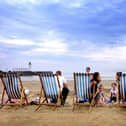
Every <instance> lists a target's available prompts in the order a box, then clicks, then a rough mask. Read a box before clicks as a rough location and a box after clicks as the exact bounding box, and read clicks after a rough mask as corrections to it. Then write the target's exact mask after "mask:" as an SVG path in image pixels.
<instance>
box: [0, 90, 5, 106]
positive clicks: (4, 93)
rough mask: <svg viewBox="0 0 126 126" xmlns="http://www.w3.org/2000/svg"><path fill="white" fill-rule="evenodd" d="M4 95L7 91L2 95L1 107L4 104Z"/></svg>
mask: <svg viewBox="0 0 126 126" xmlns="http://www.w3.org/2000/svg"><path fill="white" fill-rule="evenodd" d="M4 94H5V89H4V90H3V93H2V99H1V105H2V104H3V100H4Z"/></svg>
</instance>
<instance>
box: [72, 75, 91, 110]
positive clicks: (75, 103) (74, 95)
mask: <svg viewBox="0 0 126 126" xmlns="http://www.w3.org/2000/svg"><path fill="white" fill-rule="evenodd" d="M77 74H78V75H87V73H73V76H74V94H73V111H74V109H75V106H79V107H80V106H87V107H89V106H90V103H79V99H78V95H77V83H76V75H77ZM92 75H93V74H92V73H91V74H89V76H92ZM89 95H90V92H89Z"/></svg>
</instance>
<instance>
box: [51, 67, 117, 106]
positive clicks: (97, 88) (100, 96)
mask: <svg viewBox="0 0 126 126" xmlns="http://www.w3.org/2000/svg"><path fill="white" fill-rule="evenodd" d="M86 73H88V74H90V67H86ZM56 75H57V76H58V79H59V83H60V88H61V93H62V96H61V104H62V105H64V104H65V102H66V99H67V96H68V94H69V88H68V84H67V80H66V79H65V78H64V76H63V75H62V72H61V71H60V70H58V71H56ZM116 79H117V81H119V75H118V73H117V78H116ZM118 99H119V91H118V87H117V83H115V82H114V83H112V85H111V89H110V96H109V97H107V96H105V93H104V86H103V84H101V76H100V73H99V72H95V73H93V74H92V76H91V81H90V97H89V100H88V101H89V103H92V101H93V103H94V104H95V105H104V104H107V103H112V102H118ZM50 102H51V103H57V99H55V98H51V99H50ZM83 102H85V99H79V103H83Z"/></svg>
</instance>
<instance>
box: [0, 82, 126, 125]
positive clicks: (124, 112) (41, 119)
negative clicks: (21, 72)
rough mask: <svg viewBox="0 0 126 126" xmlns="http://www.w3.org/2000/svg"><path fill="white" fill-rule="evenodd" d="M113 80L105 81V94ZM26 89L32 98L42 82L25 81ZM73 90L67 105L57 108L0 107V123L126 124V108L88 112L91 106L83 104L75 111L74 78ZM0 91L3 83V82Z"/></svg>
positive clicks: (37, 94)
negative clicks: (73, 101)
mask: <svg viewBox="0 0 126 126" xmlns="http://www.w3.org/2000/svg"><path fill="white" fill-rule="evenodd" d="M111 82H113V81H102V84H103V85H104V88H105V93H106V95H107V96H108V95H109V90H110V88H111ZM23 85H24V87H25V88H27V89H29V90H30V97H37V96H39V93H40V86H41V85H40V82H39V81H29V82H28V81H23ZM68 85H69V88H70V90H71V92H70V94H69V97H68V100H67V102H68V104H67V105H66V106H64V107H58V108H57V109H56V110H55V111H53V110H52V108H51V107H47V106H42V107H41V108H40V110H39V111H37V112H35V109H36V107H37V106H35V105H33V106H24V107H22V108H18V107H17V108H15V107H4V108H3V109H1V110H0V126H8V125H9V126H76V125H77V126H81V125H87V126H100V125H102V126H112V125H114V126H119V125H120V126H125V125H126V122H125V120H126V108H119V107H112V108H110V107H97V108H94V109H93V111H92V112H91V113H89V108H87V107H80V109H79V108H76V109H75V111H74V112H72V98H73V97H72V94H73V81H68ZM0 87H1V88H0V94H1V93H2V88H3V87H2V85H1V82H0Z"/></svg>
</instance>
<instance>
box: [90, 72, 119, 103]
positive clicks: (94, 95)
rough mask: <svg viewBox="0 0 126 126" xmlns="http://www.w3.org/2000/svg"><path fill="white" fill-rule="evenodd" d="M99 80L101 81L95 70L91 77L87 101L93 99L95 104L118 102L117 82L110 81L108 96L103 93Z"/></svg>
mask: <svg viewBox="0 0 126 126" xmlns="http://www.w3.org/2000/svg"><path fill="white" fill-rule="evenodd" d="M100 82H101V77H100V74H99V73H98V72H95V73H94V74H93V77H92V79H91V87H90V89H91V90H90V98H89V102H90V103H91V102H92V101H93V102H94V103H95V104H96V105H103V104H107V103H112V102H118V99H119V92H118V87H117V84H116V83H115V82H114V83H112V85H111V89H110V96H109V97H107V96H105V94H104V86H103V85H102V84H101V83H100Z"/></svg>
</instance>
